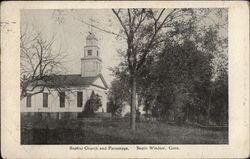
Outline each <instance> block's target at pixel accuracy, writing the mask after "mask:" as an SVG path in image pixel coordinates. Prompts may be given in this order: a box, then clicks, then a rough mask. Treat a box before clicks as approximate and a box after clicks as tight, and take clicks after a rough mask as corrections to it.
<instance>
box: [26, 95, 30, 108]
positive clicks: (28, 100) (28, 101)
mask: <svg viewBox="0 0 250 159" xmlns="http://www.w3.org/2000/svg"><path fill="white" fill-rule="evenodd" d="M26 107H28V108H30V107H31V95H30V94H27V98H26Z"/></svg>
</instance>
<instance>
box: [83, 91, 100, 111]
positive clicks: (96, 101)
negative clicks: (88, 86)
mask: <svg viewBox="0 0 250 159" xmlns="http://www.w3.org/2000/svg"><path fill="white" fill-rule="evenodd" d="M101 107H102V101H101V98H100V96H99V95H98V94H95V92H94V91H92V93H91V95H90V98H89V99H88V100H87V102H86V104H85V107H84V110H83V114H84V115H85V116H93V115H94V114H95V112H96V111H97V110H98V109H99V108H101Z"/></svg>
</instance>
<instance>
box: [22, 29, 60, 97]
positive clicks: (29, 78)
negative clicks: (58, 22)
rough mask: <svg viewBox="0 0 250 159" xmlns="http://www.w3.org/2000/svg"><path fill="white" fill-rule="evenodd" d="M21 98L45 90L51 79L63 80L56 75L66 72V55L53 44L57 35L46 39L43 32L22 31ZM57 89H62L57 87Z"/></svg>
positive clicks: (55, 81)
mask: <svg viewBox="0 0 250 159" xmlns="http://www.w3.org/2000/svg"><path fill="white" fill-rule="evenodd" d="M20 41H21V42H20V49H21V71H20V72H21V74H20V76H21V98H23V97H26V96H27V94H28V92H29V95H31V96H32V95H35V94H38V93H41V92H43V91H44V89H45V88H48V89H50V87H46V85H45V83H46V82H48V81H50V82H53V83H55V84H57V85H58V83H60V82H63V81H60V80H59V79H58V80H57V78H56V76H55V75H58V74H60V73H62V72H64V70H65V69H64V67H63V66H62V63H63V59H64V55H63V54H62V52H61V49H59V51H55V49H54V48H53V46H54V45H53V44H54V42H55V37H54V36H53V37H52V38H51V39H46V38H44V37H43V36H42V33H41V32H35V31H28V30H27V29H26V30H24V31H22V32H21V37H20ZM55 89H60V88H59V87H58V88H55Z"/></svg>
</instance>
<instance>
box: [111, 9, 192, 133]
mask: <svg viewBox="0 0 250 159" xmlns="http://www.w3.org/2000/svg"><path fill="white" fill-rule="evenodd" d="M112 11H113V13H114V14H115V16H116V17H117V19H118V20H119V22H120V24H121V26H122V33H123V34H124V36H125V37H126V42H127V51H126V55H125V56H126V62H127V66H128V70H129V75H130V77H129V78H130V82H131V121H130V126H131V129H132V130H135V119H136V89H137V83H136V79H137V78H138V77H137V73H138V72H139V70H140V69H141V67H142V66H143V65H144V63H145V61H146V59H147V57H148V56H149V54H151V53H155V52H157V48H158V47H159V45H160V44H161V42H163V41H164V40H165V38H166V36H162V35H164V34H165V33H166V32H167V31H168V29H173V27H174V26H176V25H179V24H180V21H182V18H181V17H184V16H183V15H184V14H185V15H186V14H192V10H189V9H172V10H169V11H166V9H117V10H115V9H112ZM182 22H183V21H182ZM182 24H183V23H182ZM184 25H185V24H184ZM163 28H164V29H163Z"/></svg>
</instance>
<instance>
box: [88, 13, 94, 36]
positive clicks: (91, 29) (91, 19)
mask: <svg viewBox="0 0 250 159" xmlns="http://www.w3.org/2000/svg"><path fill="white" fill-rule="evenodd" d="M89 20H90V33H93V26H94V25H93V23H94V22H95V19H93V17H91V18H89Z"/></svg>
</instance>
